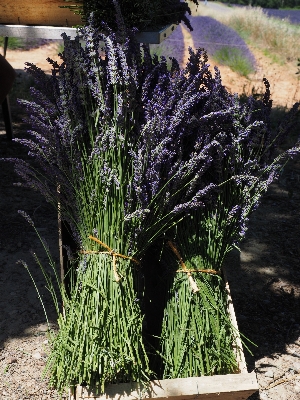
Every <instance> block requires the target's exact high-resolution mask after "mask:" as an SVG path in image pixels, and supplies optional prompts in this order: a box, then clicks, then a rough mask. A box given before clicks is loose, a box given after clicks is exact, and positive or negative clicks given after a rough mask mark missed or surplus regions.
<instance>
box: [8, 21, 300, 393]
mask: <svg viewBox="0 0 300 400" xmlns="http://www.w3.org/2000/svg"><path fill="white" fill-rule="evenodd" d="M96 26H97V24H96V25H95V24H93V22H91V24H90V25H88V26H87V27H85V29H83V31H82V35H83V38H84V40H85V42H86V46H85V49H83V48H81V46H80V44H79V41H78V40H75V42H71V41H70V39H69V38H67V37H64V41H65V51H64V54H63V55H62V63H61V64H60V65H58V64H57V63H54V62H52V61H51V60H50V62H51V63H52V65H53V71H52V76H51V77H50V78H48V77H46V76H45V75H44V74H43V73H42V72H41V71H40V70H39V69H37V68H36V67H34V66H33V65H29V66H28V70H29V72H30V73H32V74H33V75H34V76H35V77H36V79H37V82H38V85H39V90H36V89H34V90H33V95H34V96H35V102H34V103H31V102H23V103H24V104H25V106H26V107H27V109H28V112H29V115H30V117H29V120H30V122H31V124H32V126H33V129H32V131H30V134H31V136H32V138H31V139H28V140H19V141H20V142H21V143H22V144H24V145H26V146H28V148H29V152H30V154H31V155H32V156H33V158H34V160H35V164H34V165H35V166H36V167H34V166H33V165H31V164H27V163H25V162H23V161H21V160H16V161H15V167H16V171H17V172H18V173H19V175H20V176H21V177H22V178H23V181H24V184H25V185H27V186H28V187H32V188H33V189H35V190H39V191H40V192H41V193H42V194H43V195H44V196H45V198H46V199H47V201H49V202H51V203H52V204H53V205H54V206H55V207H57V205H58V204H59V212H60V214H61V218H62V220H63V221H64V223H65V224H66V226H68V227H69V231H70V233H71V235H72V237H73V240H74V242H75V244H76V249H75V250H76V251H75V253H74V254H73V255H72V256H71V257H70V264H71V270H70V271H71V274H72V276H73V279H72V280H71V288H70V293H66V292H65V290H64V288H63V286H61V291H62V296H63V301H64V309H65V312H64V313H60V314H59V318H58V322H59V332H58V334H57V335H55V336H54V337H53V340H52V352H51V354H50V356H49V359H48V363H47V367H46V372H49V373H50V376H51V377H50V383H51V384H52V385H54V386H56V387H57V388H58V389H59V390H63V389H64V388H66V387H69V386H73V385H76V384H78V383H83V382H84V383H86V384H88V385H91V386H95V387H96V389H98V390H99V391H100V392H104V390H105V385H106V384H107V383H111V382H124V381H137V382H143V383H146V382H148V381H149V379H150V378H152V377H155V373H154V372H152V371H151V368H150V367H149V355H150V354H151V353H152V351H153V349H152V348H151V346H150V345H149V344H148V342H147V340H146V337H145V334H144V333H145V330H144V326H143V325H144V310H143V300H144V299H143V297H144V285H143V284H142V280H143V279H142V275H143V265H142V261H143V257H144V256H145V253H146V250H147V249H148V248H149V247H150V246H151V244H152V243H154V242H155V241H156V240H157V239H158V238H160V237H161V236H163V235H164V234H165V233H166V232H171V231H170V229H171V228H172V227H174V226H175V225H176V224H178V223H179V222H180V221H181V220H183V222H184V221H185V217H186V215H188V214H189V213H190V212H194V211H195V212H196V211H197V210H202V209H203V210H205V209H206V208H207V210H209V211H208V212H210V210H212V209H215V208H213V207H214V204H215V202H216V201H217V200H218V198H220V197H218V196H220V193H222V190H223V188H227V190H229V189H230V186H228V185H227V184H226V182H227V181H228V182H231V181H232V182H236V183H237V184H239V182H245V181H247V180H245V179H244V178H243V176H242V175H240V174H239V175H236V171H235V170H234V169H233V170H232V169H230V168H231V167H232V165H234V164H235V162H237V159H236V158H233V157H234V156H235V153H234V151H231V149H232V143H235V142H234V140H236V137H235V136H234V135H232V137H231V136H230V133H231V131H232V127H233V125H234V127H235V131H236V132H238V131H239V130H240V125H239V124H242V123H243V121H247V118H248V114H249V115H251V116H252V117H253V118H254V120H253V121H251V123H250V122H249V123H248V125H247V127H248V128H249V127H250V126H251V127H252V126H253V131H255V127H256V126H258V125H259V124H257V122H256V118H258V117H259V114H258V113H257V112H256V111H254V109H251V110H252V111H251V112H250V111H249V113H248V114H247V112H246V110H247V108H244V109H243V108H239V105H238V102H237V99H236V98H235V97H233V96H231V95H229V94H228V93H227V92H226V90H225V89H224V88H223V87H222V85H221V81H220V77H219V74H218V72H216V74H215V77H213V76H212V74H211V73H210V72H209V70H208V65H207V57H206V54H205V52H204V51H203V50H201V49H199V50H197V51H196V52H193V51H192V50H191V51H190V60H189V63H188V64H187V66H186V68H185V69H184V70H180V68H179V66H178V63H177V62H176V60H175V59H172V60H171V68H170V69H169V68H168V64H167V60H166V59H165V58H164V57H162V58H161V59H160V60H159V59H158V58H157V57H155V56H154V57H151V56H150V54H149V52H148V50H147V48H146V47H144V48H143V51H141V49H140V46H139V45H138V44H137V43H135V42H134V40H132V39H131V37H130V36H129V37H127V36H126V35H125V33H126V32H125V31H124V30H123V31H121V32H117V33H114V32H113V31H111V30H110V29H109V28H108V27H106V32H107V33H101V32H99V30H98V29H97V27H96ZM101 48H102V50H101V52H100V50H99V49H101ZM239 113H240V114H239ZM236 114H238V116H237V117H236ZM233 116H234V117H236V118H234V117H233ZM252 117H251V118H252ZM249 129H250V128H249ZM251 129H252V128H251ZM251 132H252V131H251ZM243 138H244V136H243V135H241V137H240V138H239V140H242V139H243ZM254 142H255V141H254ZM255 143H256V142H255ZM270 146H272V141H271V142H270V145H269V147H270ZM269 147H268V149H269ZM258 148H260V147H259V146H258ZM249 151H250V154H252V153H251V151H252V150H251V149H248V148H247V146H245V148H243V151H242V153H239V155H240V156H241V157H243V156H244V155H245V156H247V154H248V153H249ZM292 151H294V150H292ZM295 151H296V150H295ZM244 152H245V154H243V153H244ZM247 152H248V153H247ZM226 157H229V158H228V159H229V161H228V164H226V163H225V161H224V160H226ZM230 162H231V164H230ZM238 162H239V163H240V164H242V163H243V161H242V159H240V158H239V159H238ZM278 164H279V161H278ZM224 166H228V169H229V173H228V175H223V174H222V172H223V167H224ZM248 167H249V169H250V170H251V171H252V170H253V171H255V168H256V167H255V165H254V166H253V165H252V164H251V163H249V165H248ZM244 171H245V170H244ZM224 179H225V180H224ZM243 188H244V186H243ZM241 193H242V194H243V195H244V192H243V191H242V192H240V194H241ZM247 193H248V192H247V191H245V194H247ZM250 193H252V192H251V191H250ZM242 194H241V196H242ZM224 198H225V197H224ZM222 201H223V199H222ZM222 206H223V205H222ZM226 207H227V208H228V210H231V209H232V204H231V203H230V204H229V205H228V206H227V205H226ZM230 207H231V208H230ZM237 215H239V214H237ZM178 226H180V225H178ZM183 232H184V230H183ZM222 251H223V250H222ZM221 254H222V252H221ZM183 257H185V255H183ZM207 281H208V280H207ZM146 284H147V282H146ZM199 285H200V283H199ZM203 287H204V284H203ZM206 293H207V298H206V300H205V299H204V298H203V299H202V300H203V302H202V303H203V304H204V302H206V303H209V302H211V303H213V304H214V305H216V304H217V303H218V301H217V299H216V298H215V300H214V302H213V301H212V299H210V297H209V296H210V294H209V293H211V292H210V289H209V288H208V289H207V291H206ZM220 293H221V292H220ZM220 296H223V295H221V294H220ZM222 299H225V296H223V298H222ZM222 299H221V300H220V303H222V304H224V301H225V300H224V301H223V300H222ZM204 300H205V301H204ZM196 307H198V306H196ZM198 308H199V307H198ZM214 309H215V312H217V313H219V315H221V316H222V318H220V321H221V322H220V326H219V330H221V331H222V330H223V329H224V319H223V314H222V310H221V311H218V309H216V307H215V308H214ZM208 318H211V317H208ZM226 329H227V328H226ZM231 338H232V336H231V337H230V339H228V340H227V341H231ZM156 350H157V349H156ZM217 354H220V351H219V353H218V352H217ZM215 370H216V369H215V367H214V368H211V367H209V371H210V372H212V371H215ZM220 370H222V371H223V370H224V367H223V364H222V367H221V369H220ZM167 375H168V376H170V374H169V373H167Z"/></svg>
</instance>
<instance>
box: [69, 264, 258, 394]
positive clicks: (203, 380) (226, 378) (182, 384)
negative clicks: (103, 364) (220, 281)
mask: <svg viewBox="0 0 300 400" xmlns="http://www.w3.org/2000/svg"><path fill="white" fill-rule="evenodd" d="M223 276H224V280H225V283H226V289H227V292H228V312H229V315H230V318H231V320H232V324H233V325H234V327H235V328H236V329H237V330H238V325H237V321H236V316H235V312H234V307H233V302H232V298H231V294H230V288H229V284H228V281H227V277H226V272H225V271H223ZM236 356H237V361H238V363H239V369H240V373H238V374H227V375H214V376H201V377H191V378H178V379H164V380H156V381H151V382H150V386H149V388H147V390H143V387H141V385H139V384H137V383H135V382H133V383H120V384H110V385H107V387H106V389H105V394H103V395H98V394H97V393H93V391H92V390H89V389H88V388H87V387H82V386H80V385H78V386H77V387H76V390H75V392H74V393H72V392H70V395H69V400H108V399H111V400H137V399H156V400H160V399H166V398H167V399H168V400H188V399H206V400H220V399H222V400H246V399H248V397H249V396H251V395H252V394H253V393H255V392H256V391H257V390H258V389H259V387H258V382H257V379H256V374H255V372H254V371H253V372H251V373H248V371H247V366H246V361H245V356H244V352H243V347H242V343H241V339H240V337H238V340H237V348H236Z"/></svg>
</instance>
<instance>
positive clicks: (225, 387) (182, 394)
mask: <svg viewBox="0 0 300 400" xmlns="http://www.w3.org/2000/svg"><path fill="white" fill-rule="evenodd" d="M141 389H142V388H141V387H139V385H138V384H136V383H131V384H130V383H122V384H121V383H120V384H118V385H117V384H115V385H107V388H106V391H105V394H104V395H102V396H99V395H98V396H97V395H96V394H95V393H93V392H92V391H90V390H88V389H86V388H84V387H81V386H78V387H77V389H76V395H75V397H71V399H76V400H82V399H85V400H86V399H89V400H108V399H111V400H134V399H141V398H142V399H156V400H160V399H166V398H167V399H169V400H184V399H186V400H188V399H194V398H197V399H207V400H216V399H218V400H220V399H222V400H243V399H247V398H248V397H249V396H251V394H253V393H254V392H256V391H257V390H258V384H257V380H256V374H255V372H252V373H247V374H227V375H214V376H202V377H194V378H178V379H165V380H160V381H152V382H151V383H150V387H149V389H147V390H146V391H145V393H144V394H143V395H141Z"/></svg>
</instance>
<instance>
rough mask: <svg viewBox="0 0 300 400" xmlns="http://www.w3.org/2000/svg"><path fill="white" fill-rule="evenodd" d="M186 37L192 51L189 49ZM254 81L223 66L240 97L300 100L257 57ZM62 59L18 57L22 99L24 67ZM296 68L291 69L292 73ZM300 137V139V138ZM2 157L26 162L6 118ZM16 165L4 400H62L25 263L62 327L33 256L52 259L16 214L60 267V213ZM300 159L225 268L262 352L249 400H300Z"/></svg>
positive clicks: (3, 239) (0, 310) (4, 204)
mask: <svg viewBox="0 0 300 400" xmlns="http://www.w3.org/2000/svg"><path fill="white" fill-rule="evenodd" d="M189 40H190V39H189V38H188V35H187V34H186V33H185V49H187V47H188V45H191V43H190V41H189ZM252 51H253V53H254V55H255V57H256V59H257V61H258V68H257V71H256V73H255V74H254V75H253V76H251V77H249V79H246V78H241V77H240V76H238V75H237V74H235V73H233V72H232V71H230V70H229V68H227V67H220V69H221V75H222V78H223V83H224V85H225V86H226V87H227V88H228V89H229V90H231V91H233V92H238V93H243V92H245V93H250V92H251V90H252V87H254V88H255V91H257V92H259V91H260V88H261V87H262V78H263V77H267V78H268V79H269V81H270V84H271V92H272V97H273V100H274V106H276V107H278V108H279V109H283V108H284V107H286V106H288V107H290V106H291V105H292V103H294V102H295V101H296V100H300V88H299V79H298V75H295V72H296V70H295V66H293V67H292V66H280V65H278V64H275V63H272V61H271V60H270V59H268V58H267V57H265V56H263V55H262V54H261V53H259V51H258V50H257V49H252ZM56 53H57V44H53V43H50V44H47V45H45V46H43V47H41V48H39V49H32V50H29V51H12V50H9V51H8V54H7V58H8V60H9V61H10V62H11V64H12V65H13V66H14V68H15V69H16V70H17V74H18V79H17V82H16V85H15V89H14V90H15V91H18V87H21V85H23V84H24V79H25V78H24V75H23V72H22V70H23V67H24V62H25V61H30V62H33V63H35V64H37V65H38V66H39V67H40V68H42V69H43V70H45V71H48V72H49V71H50V69H49V65H48V63H47V62H46V61H45V60H46V58H47V57H49V56H50V57H53V56H55V54H56ZM293 68H294V69H293ZM12 120H13V128H14V136H15V137H26V126H25V125H24V124H23V123H22V122H21V115H20V109H19V108H18V107H17V106H15V105H14V104H12ZM299 133H300V132H299ZM0 157H1V158H9V157H22V158H23V159H27V158H28V156H27V154H26V151H25V150H24V149H23V148H21V147H20V145H18V144H17V143H14V142H9V141H7V139H6V136H5V130H4V125H3V118H2V117H1V118H0ZM17 180H18V179H17V177H16V176H15V175H14V173H13V168H12V165H11V164H10V163H4V162H1V168H0V193H1V196H0V226H1V229H0V398H1V399H3V400H21V399H22V400H23V399H39V400H44V399H57V398H58V394H57V392H56V391H55V390H52V389H51V388H49V387H48V385H47V380H46V379H43V378H42V376H41V374H42V371H43V367H44V365H45V361H46V358H47V352H48V350H49V349H48V339H47V324H46V319H45V316H44V311H43V307H42V305H41V303H40V300H39V298H38V296H37V293H36V289H35V287H34V285H33V283H32V281H31V278H30V276H29V274H28V272H27V271H26V269H25V268H24V267H23V266H22V265H21V264H20V263H18V260H20V259H23V260H25V261H26V262H27V263H28V265H29V267H30V271H31V273H32V274H33V277H34V279H35V281H36V284H37V287H38V289H39V290H40V293H41V296H42V299H43V302H44V305H45V307H46V309H47V311H48V313H49V320H50V322H51V324H52V325H51V326H53V327H54V328H55V312H54V310H53V308H52V306H51V299H50V297H49V293H48V292H47V290H46V289H45V286H44V281H43V277H42V276H41V273H40V271H39V268H38V267H37V266H36V265H35V263H34V261H33V259H32V256H31V254H30V251H32V250H33V251H34V252H36V253H37V254H38V256H39V257H40V259H41V261H42V263H43V264H44V265H46V264H47V259H46V257H45V254H44V252H43V249H42V246H41V244H40V242H39V241H38V240H37V237H36V234H35V233H34V232H33V231H32V228H31V227H30V226H29V225H28V224H27V222H26V221H25V220H24V219H23V218H22V217H21V216H20V215H19V214H18V212H17V211H18V210H20V209H21V210H25V211H26V212H27V213H28V214H29V215H31V217H32V218H33V219H34V221H35V224H36V226H37V228H38V230H39V232H40V234H41V235H42V236H43V237H44V238H45V239H46V241H47V243H48V245H49V247H50V249H51V252H52V254H53V256H54V258H55V260H56V261H57V265H58V261H59V254H58V235H57V215H56V213H55V211H54V210H52V208H50V206H49V205H48V204H47V203H45V201H44V199H43V198H41V197H40V196H39V195H38V194H36V193H33V192H32V191H29V190H27V189H23V188H21V187H16V186H13V183H14V182H17ZM299 200H300V160H295V161H293V162H290V163H289V164H288V165H287V167H286V168H285V169H284V171H283V173H282V175H281V176H280V179H279V181H278V182H277V183H275V184H273V185H272V187H271V190H270V191H269V192H268V193H267V195H266V196H265V197H264V199H263V201H262V204H261V206H260V208H259V209H258V210H257V211H256V212H255V214H253V216H252V219H251V223H250V228H249V231H248V233H247V237H246V240H245V241H244V243H243V245H242V251H241V253H234V254H232V256H231V258H230V259H229V260H228V276H229V282H230V288H231V291H232V296H233V302H234V307H235V311H236V315H237V320H238V324H239V327H240V330H241V332H242V333H243V334H244V335H246V336H247V337H248V338H249V339H250V340H251V341H252V342H254V343H255V344H256V346H253V345H250V348H251V351H252V353H253V354H252V355H251V354H250V353H249V352H247V351H246V350H245V354H246V360H247V364H248V370H249V371H253V370H255V371H256V373H257V379H258V383H259V387H260V390H259V392H257V393H256V394H254V395H253V396H251V400H256V399H261V400H267V399H271V400H296V399H299V398H300V268H299V259H300V257H299V256H300V249H299V240H300V201H299Z"/></svg>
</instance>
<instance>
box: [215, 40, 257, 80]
mask: <svg viewBox="0 0 300 400" xmlns="http://www.w3.org/2000/svg"><path fill="white" fill-rule="evenodd" d="M214 59H215V60H216V61H217V62H218V63H220V64H222V65H227V66H228V67H230V68H231V69H232V71H234V72H237V73H238V74H240V75H242V76H245V77H248V75H249V74H251V73H253V72H254V68H253V66H252V64H251V63H250V62H249V60H248V59H247V58H246V57H245V56H244V55H243V54H242V52H241V50H240V49H237V48H235V47H229V46H224V47H222V48H221V49H219V50H217V51H216V52H215V54H214Z"/></svg>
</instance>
